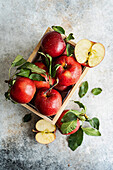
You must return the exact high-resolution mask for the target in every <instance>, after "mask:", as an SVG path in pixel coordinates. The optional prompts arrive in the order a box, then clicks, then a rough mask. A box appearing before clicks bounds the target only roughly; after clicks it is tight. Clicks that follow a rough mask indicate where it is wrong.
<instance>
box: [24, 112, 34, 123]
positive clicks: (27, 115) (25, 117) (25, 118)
mask: <svg viewBox="0 0 113 170" xmlns="http://www.w3.org/2000/svg"><path fill="white" fill-rule="evenodd" d="M31 119H32V116H31V113H29V114H26V115H25V116H24V117H23V122H29V121H30V120H31Z"/></svg>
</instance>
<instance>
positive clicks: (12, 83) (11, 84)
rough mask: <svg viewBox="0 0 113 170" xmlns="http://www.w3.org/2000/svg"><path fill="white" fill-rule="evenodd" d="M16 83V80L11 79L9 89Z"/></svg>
mask: <svg viewBox="0 0 113 170" xmlns="http://www.w3.org/2000/svg"><path fill="white" fill-rule="evenodd" d="M15 81H16V80H15V79H11V80H10V81H9V83H8V85H9V87H11V86H13V85H14V83H15Z"/></svg>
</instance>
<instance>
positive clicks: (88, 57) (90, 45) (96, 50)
mask: <svg viewBox="0 0 113 170" xmlns="http://www.w3.org/2000/svg"><path fill="white" fill-rule="evenodd" d="M104 55H105V48H104V46H103V45H102V44H101V43H95V42H92V41H89V40H87V39H83V40H80V41H79V42H78V43H77V44H76V46H75V57H76V60H77V61H78V62H79V63H80V64H82V65H86V66H89V67H94V66H96V65H98V64H99V63H100V62H101V61H102V60H103V58H104Z"/></svg>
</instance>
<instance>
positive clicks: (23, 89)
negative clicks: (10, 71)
mask: <svg viewBox="0 0 113 170" xmlns="http://www.w3.org/2000/svg"><path fill="white" fill-rule="evenodd" d="M35 92H36V87H35V84H34V82H33V81H32V80H31V79H29V78H27V77H18V78H17V80H16V82H15V84H14V85H13V86H12V87H11V91H10V95H11V98H12V99H13V100H14V101H15V102H17V103H23V104H24V103H29V102H30V101H31V100H32V98H33V97H34V94H35Z"/></svg>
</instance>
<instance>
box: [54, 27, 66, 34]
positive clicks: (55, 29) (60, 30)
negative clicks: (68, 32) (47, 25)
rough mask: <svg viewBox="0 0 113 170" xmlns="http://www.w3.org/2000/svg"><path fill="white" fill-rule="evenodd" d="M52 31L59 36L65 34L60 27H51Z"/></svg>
mask: <svg viewBox="0 0 113 170" xmlns="http://www.w3.org/2000/svg"><path fill="white" fill-rule="evenodd" d="M52 29H53V30H54V31H56V32H58V33H60V34H65V30H64V29H63V28H62V27H60V26H52Z"/></svg>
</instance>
